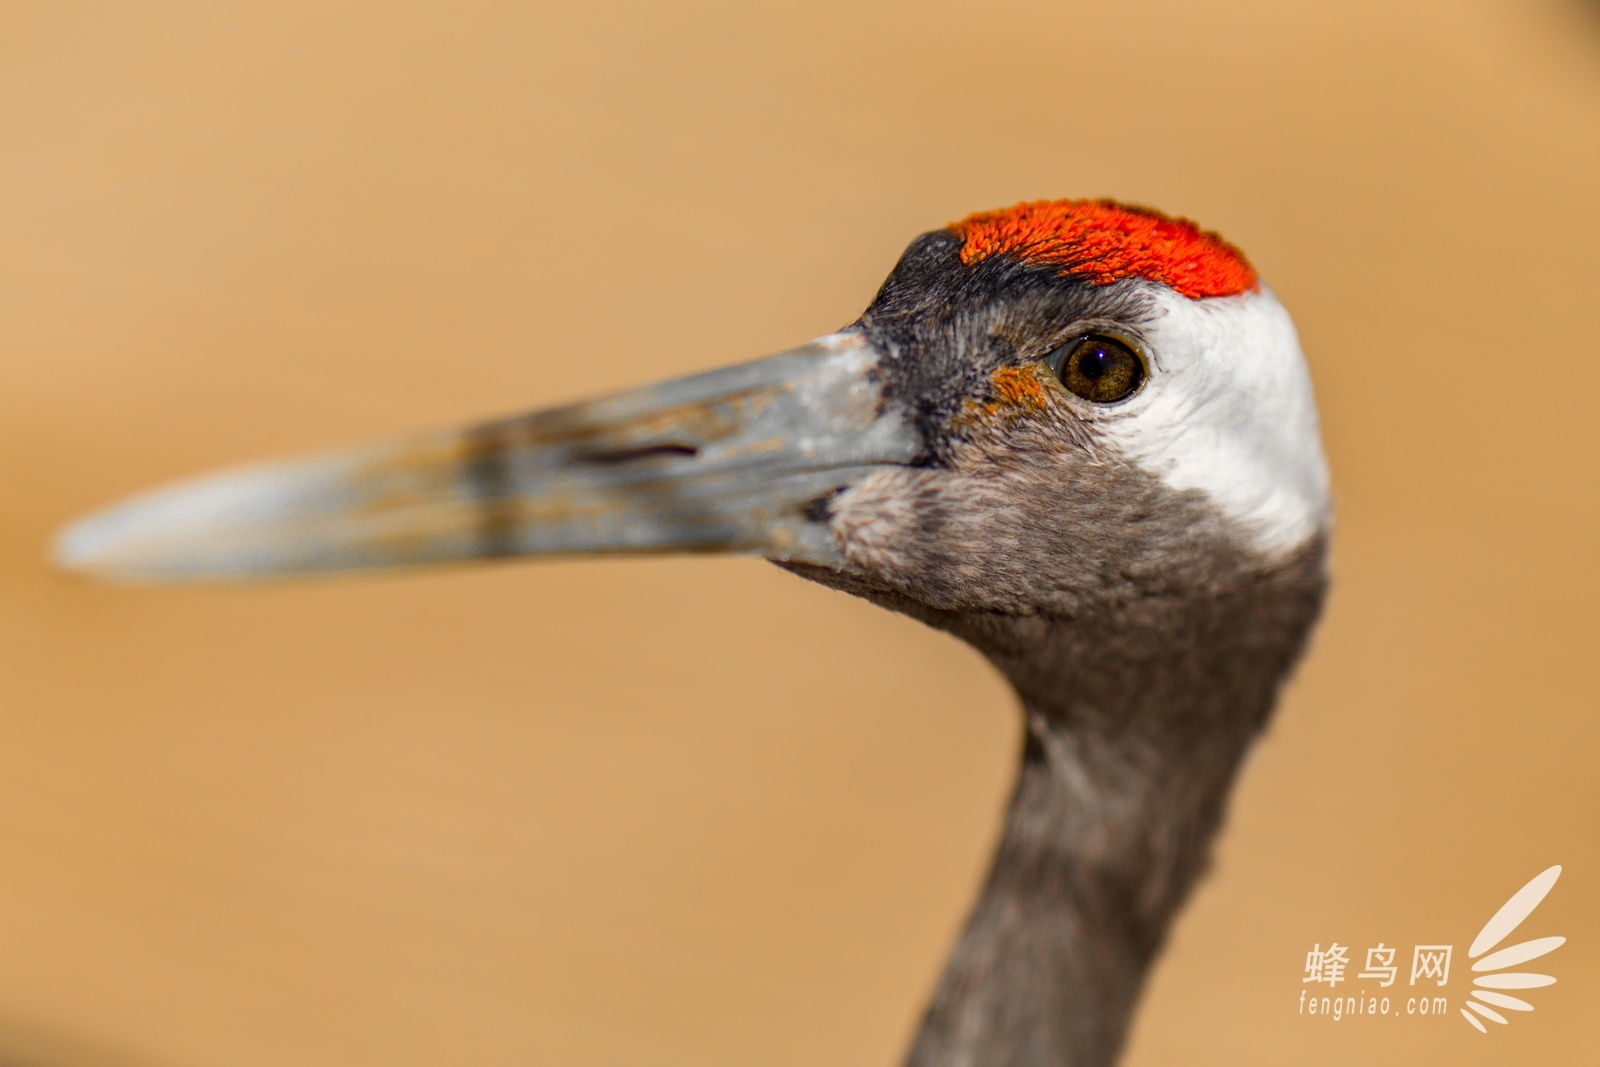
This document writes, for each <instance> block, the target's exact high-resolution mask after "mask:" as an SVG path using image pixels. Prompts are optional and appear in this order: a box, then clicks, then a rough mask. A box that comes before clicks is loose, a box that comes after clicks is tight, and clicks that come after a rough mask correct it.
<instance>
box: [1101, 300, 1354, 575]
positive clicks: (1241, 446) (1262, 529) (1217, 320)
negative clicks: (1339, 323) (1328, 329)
mask: <svg viewBox="0 0 1600 1067" xmlns="http://www.w3.org/2000/svg"><path fill="white" fill-rule="evenodd" d="M1156 304H1157V308H1158V314H1157V317H1156V319H1155V321H1154V322H1153V323H1152V324H1151V325H1150V326H1149V328H1147V329H1146V331H1145V334H1146V338H1147V340H1148V341H1149V342H1150V349H1151V353H1150V354H1151V356H1152V362H1153V364H1154V365H1153V367H1152V370H1151V375H1150V380H1149V382H1148V383H1147V384H1146V386H1145V388H1144V390H1143V391H1142V392H1141V393H1140V394H1139V395H1138V396H1137V397H1136V398H1134V399H1133V400H1132V401H1131V402H1130V403H1129V404H1128V405H1127V406H1126V407H1123V408H1119V409H1117V410H1116V412H1115V413H1114V414H1113V413H1108V415H1109V417H1107V418H1105V419H1103V420H1097V422H1096V428H1097V429H1098V430H1099V431H1100V433H1101V435H1102V436H1103V438H1104V439H1105V440H1106V441H1107V442H1108V443H1110V444H1112V445H1113V446H1114V447H1115V449H1116V450H1117V451H1118V452H1119V453H1121V454H1122V455H1123V456H1125V457H1127V458H1129V459H1131V460H1132V461H1133V462H1135V463H1137V464H1138V465H1139V466H1140V467H1143V468H1144V469H1145V470H1147V471H1149V472H1150V473H1152V474H1155V475H1156V476H1158V477H1160V478H1161V479H1162V480H1163V481H1164V482H1165V483H1166V484H1167V485H1170V486H1171V487H1172V488H1174V489H1179V490H1185V489H1197V490H1199V491H1200V492H1202V493H1204V494H1205V495H1206V496H1207V497H1209V498H1210V499H1211V501H1212V502H1213V503H1214V504H1216V506H1217V507H1218V508H1219V509H1221V510H1222V512H1223V513H1224V514H1225V515H1227V516H1228V517H1229V518H1230V519H1232V520H1234V521H1235V522H1236V523H1237V524H1238V525H1239V527H1240V529H1241V530H1242V531H1243V532H1244V535H1245V536H1246V538H1247V539H1248V540H1249V541H1250V543H1251V546H1252V547H1253V548H1255V549H1256V550H1258V551H1260V552H1263V553H1266V554H1269V555H1271V556H1281V555H1283V554H1285V553H1287V552H1289V551H1291V550H1293V549H1295V548H1297V547H1299V546H1300V545H1302V544H1304V543H1305V542H1306V540H1307V539H1308V538H1310V537H1311V536H1312V535H1313V534H1315V533H1316V532H1317V531H1319V530H1321V529H1322V528H1323V527H1324V526H1325V525H1326V524H1327V521H1328V512H1329V505H1328V468H1327V462H1326V460H1324V459H1323V455H1322V440H1321V434H1320V432H1319V430H1318V427H1317V406H1316V401H1315V400H1314V399H1313V397H1312V394H1311V376H1310V374H1309V373H1308V371H1307V369H1306V364H1305V358H1304V357H1303V356H1302V355H1301V352H1300V341H1299V338H1298V337H1297V336H1296V334H1295V329H1294V323H1293V322H1291V321H1290V319H1289V313H1288V312H1287V311H1286V310H1284V307H1283V305H1282V304H1280V303H1279V302H1278V298H1277V297H1275V296H1273V295H1272V293H1271V292H1270V291H1269V290H1267V289H1266V288H1265V287H1263V288H1262V289H1261V290H1260V291H1259V292H1255V293H1247V294H1245V295H1243V296H1232V297H1212V298H1209V299H1205V300H1190V299H1188V298H1186V297H1183V296H1179V295H1178V294H1177V293H1174V292H1172V291H1171V290H1167V289H1161V290H1159V291H1158V293H1157V294H1156Z"/></svg>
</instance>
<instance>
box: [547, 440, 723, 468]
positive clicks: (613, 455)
mask: <svg viewBox="0 0 1600 1067" xmlns="http://www.w3.org/2000/svg"><path fill="white" fill-rule="evenodd" d="M699 454H700V450H699V449H698V448H696V447H695V446H694V445H675V444H666V445H641V446H640V447H638V448H614V449H610V450H608V451H600V452H581V453H579V454H578V455H577V456H576V457H574V458H575V459H577V460H578V461H579V462H581V463H595V464H599V465H600V466H606V467H610V466H616V465H617V464H621V463H634V462H636V461H638V460H642V459H653V458H654V457H656V456H688V457H690V458H693V457H695V456H698V455H699Z"/></svg>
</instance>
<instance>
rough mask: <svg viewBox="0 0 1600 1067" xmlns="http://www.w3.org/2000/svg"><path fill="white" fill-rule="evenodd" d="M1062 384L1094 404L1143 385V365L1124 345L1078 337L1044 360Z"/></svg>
mask: <svg viewBox="0 0 1600 1067" xmlns="http://www.w3.org/2000/svg"><path fill="white" fill-rule="evenodd" d="M1045 365H1046V366H1047V367H1049V368H1050V369H1051V370H1054V371H1055V372H1056V376H1057V377H1059V378H1060V379H1061V384H1062V385H1064V386H1066V387H1067V388H1068V389H1069V390H1070V391H1071V392H1073V393H1075V394H1077V395H1078V396H1081V397H1083V398H1084V399H1085V400H1089V401H1093V402H1094V403H1096V404H1110V403H1113V402H1115V401H1118V400H1121V399H1122V398H1123V397H1125V396H1129V395H1131V394H1132V393H1133V391H1134V390H1136V389H1138V388H1139V386H1140V384H1141V383H1143V382H1144V375H1145V369H1144V361H1143V360H1142V359H1140V358H1139V356H1138V354H1137V353H1136V352H1134V350H1133V349H1132V348H1131V347H1130V346H1129V345H1128V344H1127V343H1126V342H1124V341H1121V340H1118V339H1117V338H1115V337H1107V336H1104V335H1103V334H1091V335H1089V336H1088V337H1080V338H1079V339H1078V340H1076V341H1073V342H1072V343H1070V344H1065V345H1062V346H1061V347H1060V348H1058V349H1056V350H1055V351H1054V352H1052V353H1050V355H1049V356H1047V357H1046V358H1045Z"/></svg>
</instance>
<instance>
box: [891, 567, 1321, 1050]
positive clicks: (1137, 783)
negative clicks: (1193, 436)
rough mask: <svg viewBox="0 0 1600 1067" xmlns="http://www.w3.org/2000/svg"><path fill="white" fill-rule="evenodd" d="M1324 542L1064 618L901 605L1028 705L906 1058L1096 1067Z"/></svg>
mask: <svg viewBox="0 0 1600 1067" xmlns="http://www.w3.org/2000/svg"><path fill="white" fill-rule="evenodd" d="M1324 587H1325V575H1324V548H1323V545H1322V544H1321V543H1320V542H1318V543H1316V544H1314V545H1312V546H1308V548H1306V549H1305V550H1303V551H1302V552H1301V553H1300V554H1298V555H1297V556H1296V557H1294V558H1292V559H1291V560H1289V561H1288V562H1287V563H1285V564H1283V565H1282V566H1279V567H1276V568H1273V569H1271V570H1270V571H1269V572H1267V573H1260V574H1256V575H1253V576H1251V577H1250V579H1249V580H1241V581H1238V582H1233V583H1229V584H1228V585H1227V586H1226V587H1223V588H1218V587H1216V586H1212V587H1210V588H1206V589H1196V590H1194V591H1193V592H1192V593H1190V594H1185V593H1182V592H1178V593H1174V594H1172V595H1168V596H1159V597H1151V598H1141V599H1138V600H1135V601H1131V602H1127V603H1123V604H1111V605H1104V606H1101V607H1096V608H1093V609H1091V610H1089V611H1087V612H1085V613H1083V614H1080V615H1078V616H1076V617H1074V618H1054V617H1049V616H1005V615H994V614H960V613H943V612H929V611H926V610H917V609H915V608H908V606H907V605H905V604H904V603H901V604H898V605H896V606H897V607H899V608H900V609H901V610H904V611H909V613H911V614H913V615H916V616H918V617H921V618H922V619H923V620H924V621H926V622H929V623H931V624H932V625H935V626H938V627H940V628H941V629H946V630H949V631H951V632H952V633H954V634H956V635H957V636H959V637H961V638H963V639H965V640H967V641H968V642H970V643H971V644H973V645H974V646H976V647H977V648H978V649H979V650H980V651H981V652H983V653H984V654H985V655H986V656H988V658H989V659H990V660H991V661H992V662H993V663H994V664H995V665H996V666H997V667H998V668H999V669H1000V670H1001V672H1002V673H1004V674H1005V676H1006V677H1007V678H1008V679H1009V680H1010V682H1011V684H1012V685H1013V687H1014V688H1015V689H1016V691H1017V694H1018V696H1019V697H1020V700H1021V705H1022V710H1023V714H1024V718H1025V722H1026V730H1025V735H1024V736H1025V742H1024V744H1023V752H1022V760H1021V768H1020V771H1019V774H1018V778H1017V783H1016V788H1015V791H1014V792H1013V794H1012V798H1011V804H1010V809H1009V811H1008V812H1007V815H1006V820H1005V829H1004V832H1003V834H1002V836H1001V840H1000V843H999V847H998V849H997V851H996V854H995V857H994V862H993V866H992V868H991V870H990V872H989V874H988V877H987V880H986V883H985V885H984V888H983V892H982V894H981V896H980V898H979V900H978V902H977V904H976V906H975V907H974V909H973V911H972V913H971V915H970V916H969V918H968V920H967V923H966V926H965V928H964V930H963V932H962V933H961V935H960V937H959V939H958V941H957V943H956V946H955V949H954V951H953V952H952V953H951V956H950V959H949V962H948V964H947V965H946V969H945V971H944V974H943V976H942V977H941V978H940V980H939V983H938V986H937V989H936V991H935V994H934V997H933V999H932V1001H931V1002H930V1004H929V1006H928V1009H927V1011H926V1014H925V1015H924V1017H923V1020H922V1024H921V1026H920V1028H919V1030H918V1032H917V1035H916V1038H915V1041H914V1043H913V1047H912V1050H911V1053H910V1055H909V1058H908V1064H909V1065H910V1067H958V1065H959V1067H989V1065H994V1067H999V1065H1002V1064H1003V1065H1007V1067H1018V1065H1024V1064H1040V1065H1043V1064H1050V1065H1071V1067H1100V1065H1106V1064H1110V1063H1112V1062H1114V1061H1115V1059H1116V1058H1117V1055H1118V1053H1119V1052H1120V1050H1121V1048H1122V1045H1123V1041H1124V1038H1125V1036H1126V1032H1127V1029H1128V1024H1129V1021H1130V1019H1131V1016H1132V1012H1133V1009H1134V1006H1135V1003H1136V1002H1137V999H1138V995H1139V991H1140V989H1141V987H1142V985H1143V983H1144V979H1145V976H1146V973H1147V971H1148V970H1149V968H1150V965H1151V963H1152V961H1153V960H1154V959H1155V957H1156V955H1157V953H1158V951H1159V949H1160V948H1161V945H1162V942H1163V940H1164V938H1165V936H1166V932H1167V930H1168V928H1169V926H1170V925H1171V922H1172V920H1173V917H1174V915H1175V914H1176V912H1177V910H1178V908H1179V907H1180V906H1181V904H1182V903H1183V901H1184V900H1185V898H1186V897H1187V896H1188V894H1189V891H1190V890H1191V889H1192V887H1193V886H1194V883H1195V881H1196V880H1197V878H1198V877H1199V875H1200V874H1201V873H1202V871H1203V869H1204V867H1205V865H1206V861H1207V856H1208V853H1209V850H1210V843H1211V840H1212V838H1213V837H1214V836H1215V834H1216V832H1217V829H1218V827H1219V825H1220V823H1221V821H1222V817H1223V814H1224V808H1225V804H1226V799H1227V795H1228V792H1229V789H1230V787H1231V785H1232V783H1233V780H1234V778H1235V776H1236V775H1237V773H1238V770H1239V766H1240V763H1241V761H1242V759H1243V757H1244V755H1245V754H1246V752H1247V751H1248V750H1249V748H1250V745H1251V744H1252V742H1253V741H1254V740H1255V738H1256V737H1257V736H1258V735H1259V734H1260V732H1261V730H1262V728H1263V726H1264V725H1265V724H1266V722H1267V720H1268V717H1269V716H1270V714H1271V711H1272V708H1273V705H1274V703H1275V702H1276V699H1277V694H1278V690H1279V688H1280V686H1281V684H1282V682H1283V680H1284V679H1285V677H1286V676H1287V675H1288V673H1289V671H1290V669H1291V668H1292V666H1293V664H1294V662H1295V661H1296V659H1297V658H1298V657H1299V655H1300V652H1301V650H1302V648H1303V646H1304V644H1305V642H1306V638H1307V636H1308V634H1309V632H1310V629H1311V626H1312V624H1313V622H1314V620H1315V618H1316V616H1317V614H1318V611H1319V608H1320V604H1321V599H1322V594H1323V590H1324Z"/></svg>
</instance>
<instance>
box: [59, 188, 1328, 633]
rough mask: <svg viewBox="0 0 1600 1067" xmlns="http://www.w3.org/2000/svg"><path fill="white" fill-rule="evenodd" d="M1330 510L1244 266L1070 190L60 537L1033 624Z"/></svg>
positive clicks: (1203, 242)
mask: <svg viewBox="0 0 1600 1067" xmlns="http://www.w3.org/2000/svg"><path fill="white" fill-rule="evenodd" d="M1327 522H1328V488H1327V474H1326V469H1325V465H1324V462H1323V458H1322V452H1321V445H1320V440H1319V435H1318V429H1317V417H1316V409H1315V405H1314V403H1313V400H1312V394H1311V387H1310V381H1309V376H1308V374H1307V371H1306V367H1305V363H1304V360H1303V358H1302V356H1301V353H1300V348H1299V342H1298V340H1297V338H1296V334H1295V330H1294V327H1293V325H1292V323H1291V322H1290V319H1289V316H1288V314H1287V312H1286V311H1285V310H1284V308H1283V307H1282V305H1281V304H1280V303H1279V302H1278V300H1277V298H1276V297H1275V296H1274V295H1273V294H1272V292H1271V291H1270V290H1268V289H1267V288H1266V287H1265V286H1263V285H1262V284H1260V282H1259V281H1258V280H1257V278H1256V274H1255V272H1254V270H1253V269H1252V268H1251V267H1250V265H1249V263H1248V262H1247V261H1246V260H1245V259H1244V257H1243V256H1242V255H1241V254H1240V253H1239V252H1238V251H1237V250H1236V249H1234V248H1232V247H1231V246H1229V245H1228V244H1226V243H1225V242H1223V241H1222V240H1221V239H1220V238H1218V237H1216V236H1215V235H1212V234H1209V233H1206V232H1203V231H1201V230H1200V229H1199V228H1198V227H1196V226H1195V225H1194V224H1192V223H1190V222H1187V221H1185V220H1182V219H1173V218H1168V217H1166V216H1163V215H1161V214H1159V213H1156V212H1153V211H1149V210H1144V209H1135V208H1129V207H1124V206H1121V205H1118V204H1115V203H1111V202H1109V201H1074V200H1063V201H1049V202H1039V203H1030V204H1021V205H1018V206H1016V207H1013V208H1010V209H1007V210H1003V211H996V212H989V213H984V214H978V215H973V216H971V217H969V218H967V219H964V220H962V221H960V222H957V223H954V224H952V225H950V226H947V227H945V228H943V229H940V230H936V231H933V232H931V233H927V234H924V235H923V236H921V237H919V238H917V239H916V240H915V241H913V242H912V244H911V245H910V247H909V248H908V249H907V250H906V252H905V253H904V255H903V256H902V258H901V260H900V261H899V263H898V264H897V266H896V267H895V268H894V270H893V272H892V273H891V275H890V276H889V278H888V280H887V281H886V282H885V283H884V285H883V288H882V289H881V291H880V292H879V293H878V295H877V297H876V298H875V299H874V301H873V302H872V304H871V306H870V307H869V308H868V309H867V311H866V312H865V313H864V314H863V315H862V316H861V318H860V319H859V320H858V321H857V322H856V323H854V324H853V325H851V326H850V327H847V328H846V329H844V330H841V331H839V332H838V333H834V334H830V335H828V336H825V337H822V338H819V339H818V340H815V341H812V342H810V343H809V344H806V345H802V346H800V347H799V348H796V349H792V350H790V351H787V352H783V353H779V354H778V355H775V356H769V357H766V358H764V359H759V360H756V361H753V362H750V363H744V364H740V365H737V366H733V367H729V368H727V369H724V370H717V371H711V372H708V373H704V374H698V375H694V376H691V377H687V378H681V379H676V380H673V381H668V382H664V383H661V384H657V385H652V386H647V387H644V388H641V389H637V390H634V391H632V392H628V393H624V394H621V395H618V396H613V397H609V398H605V399H600V400H595V401H591V402H587V403H581V404H574V405H570V406H567V407H561V408H556V409H551V410H546V411H541V412H536V413H533V414H528V415H520V416H515V417H511V418H504V419H498V420H493V421H488V422H484V423H480V424H476V425H472V426H468V427H465V428H457V429H449V430H444V431H440V432H435V433H431V434H423V435H420V436H417V437H414V438H410V439H405V440H399V441H394V442H387V443H379V444H375V445H372V446H370V447H365V448H357V449H352V450H347V451H342V452H336V453H332V454H329V455H326V456H320V457H312V458H309V459H302V460H294V461H288V462H280V463H272V464H266V465H262V466H258V467H253V468H247V469H242V470H235V471H229V472H224V473H221V474H218V475H213V476H210V477H207V478H202V479H198V480H195V481H191V482H187V483H181V484H179V485H176V486H173V487H170V488H166V489H160V490H157V491H155V492H152V493H149V494H146V495H143V496H139V497H135V498H133V499H131V500H129V501H128V502H125V503H123V504H120V505H117V506H114V507H112V508H110V509H108V510H106V511H103V512H101V513H98V514H96V515H93V516H90V517H89V518H87V519H84V520H82V521H80V522H78V523H76V524H74V525H73V526H71V527H69V528H68V529H67V530H65V531H64V532H63V533H62V534H61V535H60V537H59V538H58V541H57V544H56V551H55V555H56V560H57V562H58V563H59V564H60V565H61V566H63V567H65V568H67V569H69V570H74V571H80V572H85V573H88V574H91V575H95V576H98V577H102V578H107V579H111V580H120V581H138V582H147V581H159V582H165V581H211V580H235V579H251V578H258V577H266V576H277V575H296V574H307V573H321V572H338V571H359V570H381V569H392V568H399V567H411V566H424V565H437V564H445V563H458V562H467V561H474V560H484V559H500V558H506V557H514V556H533V555H552V554H554V555H572V554H594V553H619V552H621V553H648V552H727V553H742V554H749V555H758V556H764V557H766V558H768V559H772V560H775V561H777V562H780V563H783V564H786V565H788V566H790V567H791V568H792V569H796V570H798V571H800V572H801V573H804V574H806V575H807V576H809V577H813V578H819V579H820V580H824V581H830V582H832V583H833V584H836V585H841V586H844V587H846V588H851V589H853V590H854V591H863V590H865V591H869V592H873V593H877V594H879V595H884V596H897V597H905V598H909V599H910V600H911V601H913V602H916V603H919V604H922V605H926V606H928V607H931V608H935V609H941V610H943V609H948V610H969V611H999V612H1007V613H1021V614H1027V613H1050V612H1071V611H1074V610H1076V608H1078V607H1080V606H1081V605H1082V604H1083V603H1084V602H1085V601H1086V600H1087V599H1093V598H1101V599H1103V598H1105V597H1107V596H1113V597H1115V596H1137V595H1145V594H1147V593H1148V592H1149V590H1150V589H1151V588H1154V587H1160V586H1161V584H1162V583H1164V582H1165V583H1169V584H1170V583H1171V582H1172V581H1175V580H1179V577H1180V576H1184V577H1182V578H1181V580H1182V581H1183V582H1184V583H1191V582H1192V583H1199V585H1198V586H1197V587H1202V586H1204V584H1205V582H1207V581H1208V580H1211V577H1208V576H1214V575H1215V574H1216V573H1217V567H1218V566H1219V562H1218V561H1225V563H1226V566H1227V567H1228V568H1230V573H1247V572H1249V571H1250V570H1252V569H1260V568H1270V567H1273V566H1275V565H1277V564H1278V563H1279V562H1281V561H1282V560H1284V559H1286V558H1287V557H1289V556H1290V555H1292V554H1294V553H1295V552H1296V551H1297V550H1299V549H1301V548H1303V547H1304V546H1306V545H1308V544H1310V543H1312V542H1314V541H1316V540H1317V539H1318V538H1319V537H1320V535H1321V534H1322V532H1323V531H1324V529H1325V527H1326V524H1327ZM1240 568H1243V570H1242V571H1241V570H1240ZM1152 583H1154V586H1152Z"/></svg>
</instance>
